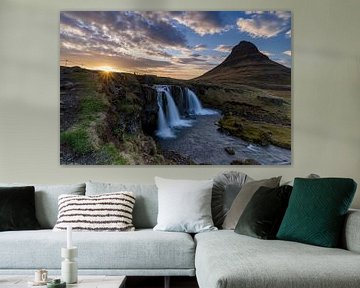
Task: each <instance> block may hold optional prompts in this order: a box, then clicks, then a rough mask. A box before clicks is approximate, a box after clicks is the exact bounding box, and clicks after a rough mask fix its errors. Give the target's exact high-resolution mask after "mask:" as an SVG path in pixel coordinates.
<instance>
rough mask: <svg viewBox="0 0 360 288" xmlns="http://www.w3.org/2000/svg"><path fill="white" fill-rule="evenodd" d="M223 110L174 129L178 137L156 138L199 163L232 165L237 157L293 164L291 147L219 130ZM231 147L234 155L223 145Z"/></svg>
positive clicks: (275, 163)
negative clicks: (250, 140) (260, 142)
mask: <svg viewBox="0 0 360 288" xmlns="http://www.w3.org/2000/svg"><path fill="white" fill-rule="evenodd" d="M220 118H221V115H220V114H213V115H202V116H201V115H198V116H196V119H194V120H192V121H191V126H190V127H182V128H178V129H175V130H174V133H175V136H176V138H157V142H158V143H159V145H160V147H161V148H162V149H163V150H168V151H175V152H177V153H179V154H181V155H182V156H185V157H189V158H190V159H192V160H193V161H194V162H195V163H196V164H215V165H229V164H230V163H231V162H232V161H234V160H240V159H254V160H256V161H257V162H259V163H261V164H262V165H290V164H291V151H290V150H288V149H283V148H280V147H277V146H273V145H268V146H266V147H262V146H259V145H256V144H249V143H248V142H246V141H243V140H241V139H239V138H236V137H233V136H230V135H227V134H224V133H221V132H219V131H218V126H217V125H216V123H217V121H219V119H220ZM225 147H231V148H232V149H234V151H235V155H229V154H228V153H227V152H226V151H225V150H224V148H225Z"/></svg>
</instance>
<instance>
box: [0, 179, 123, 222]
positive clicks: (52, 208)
mask: <svg viewBox="0 0 360 288" xmlns="http://www.w3.org/2000/svg"><path fill="white" fill-rule="evenodd" d="M0 186H4V187H21V186H34V187H35V210H36V218H37V219H38V221H39V223H40V226H41V228H43V229H52V228H54V226H55V224H56V219H57V215H58V197H59V196H60V195H61V194H73V195H85V184H84V183H83V184H60V185H36V184H35V185H33V184H19V183H10V184H9V183H0ZM118 191H119V190H118Z"/></svg>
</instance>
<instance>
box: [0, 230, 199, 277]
mask: <svg viewBox="0 0 360 288" xmlns="http://www.w3.org/2000/svg"><path fill="white" fill-rule="evenodd" d="M73 243H74V246H77V247H78V254H79V256H78V258H77V261H78V267H79V270H82V269H118V270H120V269H123V270H125V269H194V257H195V256H194V254H195V244H194V241H193V239H192V237H191V236H190V235H189V234H186V233H177V232H171V233H170V232H159V231H153V230H152V229H144V230H138V231H133V232H73ZM61 247H66V232H57V231H52V230H37V231H35V230H31V231H16V232H1V235H0V259H1V261H0V269H34V270H35V269H39V267H41V268H46V269H60V266H61V261H62V260H63V259H62V258H61V256H60V250H61Z"/></svg>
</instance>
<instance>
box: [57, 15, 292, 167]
mask: <svg viewBox="0 0 360 288" xmlns="http://www.w3.org/2000/svg"><path fill="white" fill-rule="evenodd" d="M291 37H292V34H291V12H289V11H210V12H208V11H63V12H60V164H61V165H290V164H291V154H292V153H291V62H292V55H291V51H292V50H291Z"/></svg>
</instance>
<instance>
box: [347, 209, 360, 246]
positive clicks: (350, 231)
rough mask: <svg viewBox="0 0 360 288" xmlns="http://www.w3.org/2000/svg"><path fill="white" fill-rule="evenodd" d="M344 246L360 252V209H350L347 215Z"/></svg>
mask: <svg viewBox="0 0 360 288" xmlns="http://www.w3.org/2000/svg"><path fill="white" fill-rule="evenodd" d="M343 248H345V249H347V250H349V251H353V252H357V253H360V210H349V212H348V214H347V215H346V219H345V223H344V232H343Z"/></svg>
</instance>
